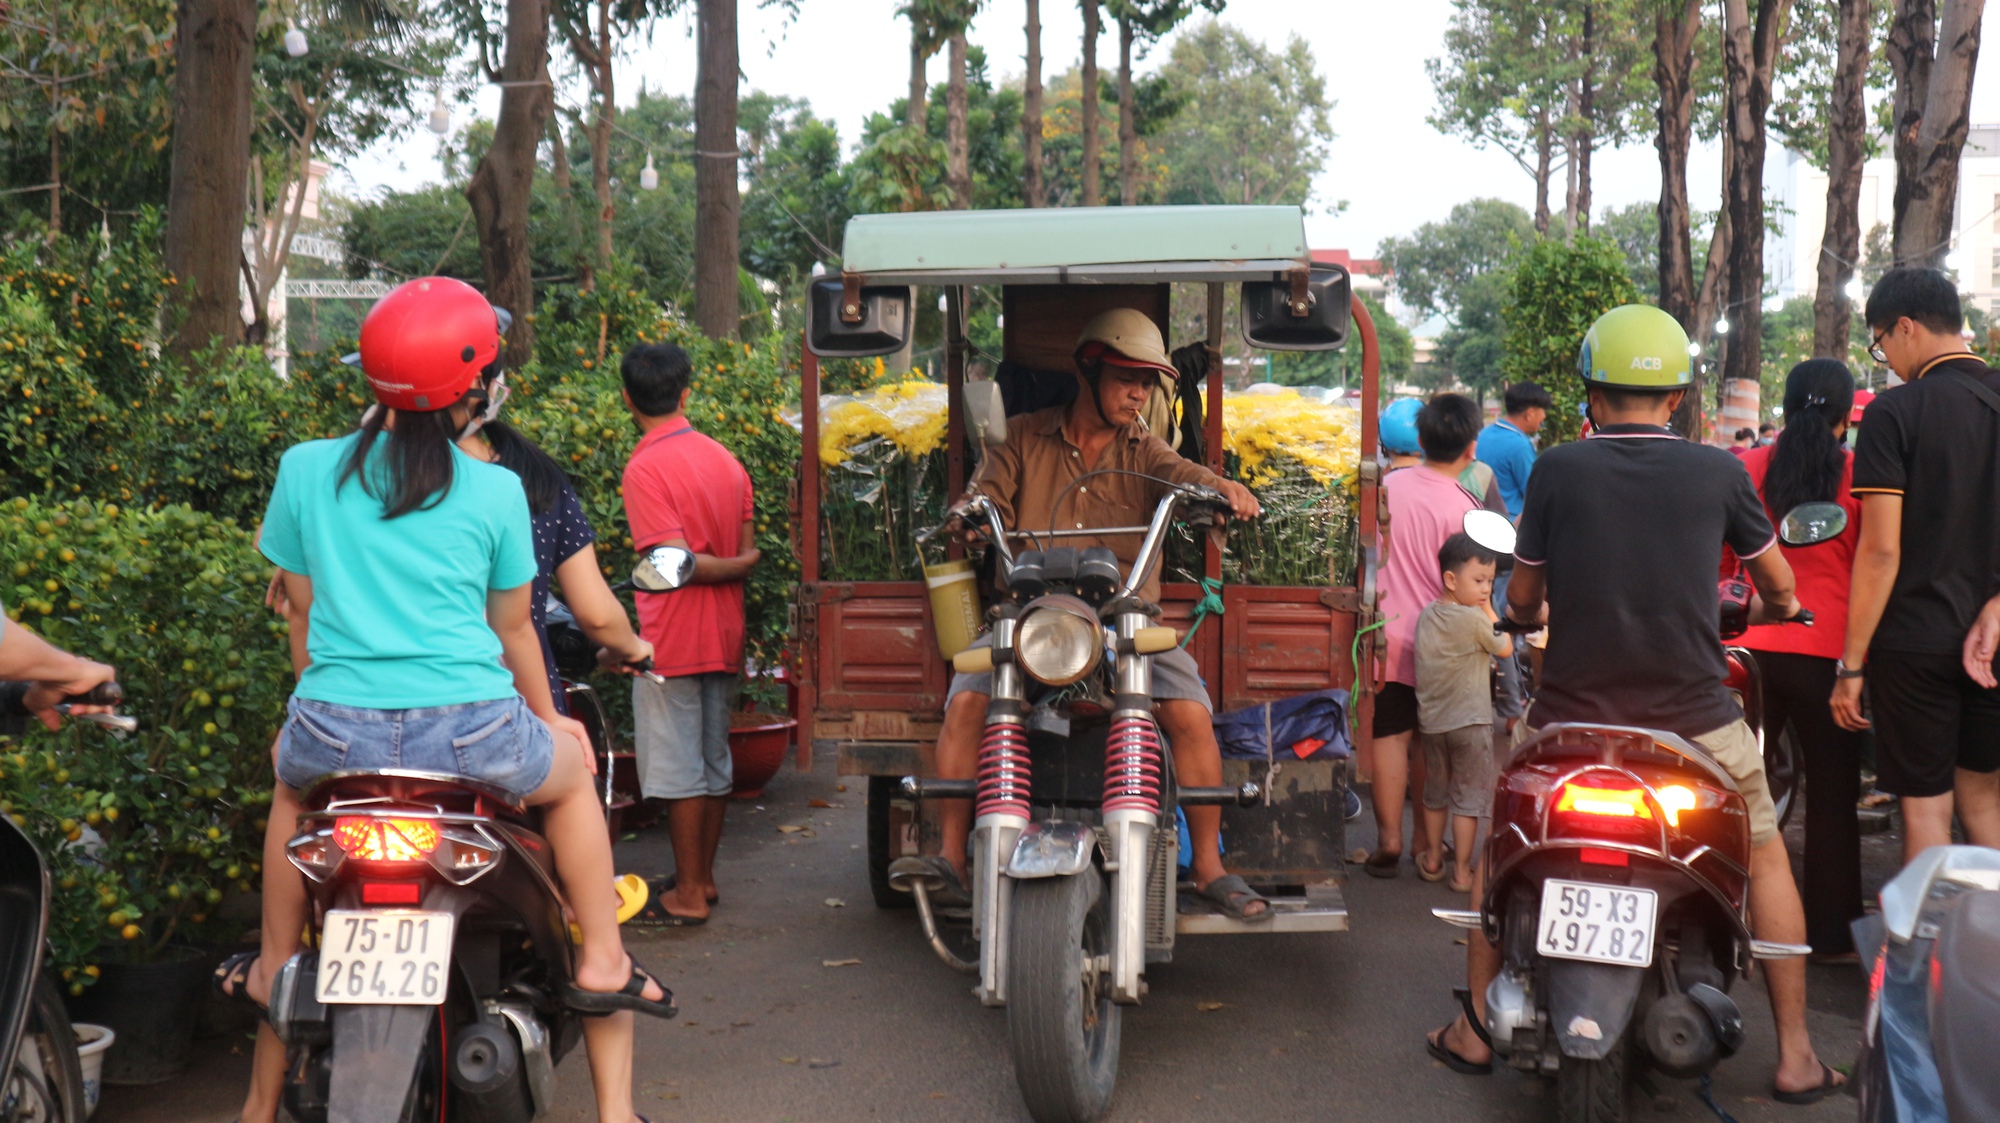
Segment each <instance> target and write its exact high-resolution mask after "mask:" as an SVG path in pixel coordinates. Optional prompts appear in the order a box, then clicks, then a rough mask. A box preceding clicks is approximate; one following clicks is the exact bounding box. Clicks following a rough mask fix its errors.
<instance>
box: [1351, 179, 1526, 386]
mask: <svg viewBox="0 0 2000 1123" xmlns="http://www.w3.org/2000/svg"><path fill="white" fill-rule="evenodd" d="M1535 240H1536V235H1535V228H1534V222H1533V220H1532V219H1531V218H1530V217H1529V215H1528V212H1526V211H1524V210H1522V209H1521V208H1520V207H1518V206H1515V205H1514V204H1513V203H1510V202H1507V201H1506V200H1503V199H1473V200H1471V201H1469V202H1464V203H1460V204H1458V205H1457V206H1455V207H1453V208H1452V209H1451V214H1450V215H1449V216H1447V217H1446V218H1445V219H1444V221H1442V222H1427V223H1425V224H1424V225H1422V226H1420V227H1418V228H1417V229H1416V230H1415V231H1414V232H1412V233H1411V234H1410V235H1409V236H1408V237H1406V238H1386V239H1384V240H1383V242H1382V248H1381V251H1380V252H1381V256H1382V259H1383V261H1384V262H1385V263H1386V264H1388V266H1389V268H1390V270H1391V271H1392V274H1393V277H1394V280H1393V282H1392V283H1393V284H1394V285H1395V287H1396V295H1397V296H1398V297H1399V298H1401V300H1402V301H1403V303H1404V304H1407V305H1409V306H1410V307H1411V308H1413V309H1415V310H1416V311H1417V312H1418V313H1419V314H1421V315H1423V316H1426V317H1430V316H1442V317H1444V318H1445V320H1446V321H1447V322H1448V324H1449V326H1448V327H1447V328H1446V329H1445V331H1444V332H1443V334H1442V336H1441V337H1440V338H1439V340H1438V348H1437V355H1436V361H1437V362H1438V364H1439V365H1440V367H1441V368H1442V369H1443V371H1444V373H1445V374H1447V375H1448V376H1449V378H1455V379H1457V380H1458V381H1459V382H1462V383H1464V384H1465V385H1467V386H1472V387H1476V388H1479V389H1480V390H1481V391H1486V390H1493V389H1498V388H1499V386H1500V385H1501V383H1500V381H1499V371H1500V360H1501V341H1502V338H1503V336H1504V325H1503V322H1502V311H1503V309H1504V308H1505V306H1506V303H1507V300H1508V291H1509V288H1510V286H1511V285H1512V283H1513V281H1512V277H1511V269H1512V265H1513V262H1514V259H1515V256H1516V255H1517V254H1518V253H1519V252H1520V250H1521V248H1522V247H1523V246H1524V245H1526V244H1528V243H1531V242H1533V241H1535Z"/></svg>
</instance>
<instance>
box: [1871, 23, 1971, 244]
mask: <svg viewBox="0 0 2000 1123" xmlns="http://www.w3.org/2000/svg"><path fill="white" fill-rule="evenodd" d="M1933 3H1934V0H1900V2H1899V4H1898V7H1897V17H1896V21H1895V23H1894V25H1892V27H1891V28H1890V36H1889V41H1890V48H1889V58H1890V63H1891V65H1892V66H1894V67H1895V68H1896V72H1897V82H1896V93H1895V96H1894V102H1893V108H1894V111H1895V123H1896V141H1895V149H1896V197H1895V215H1896V225H1895V246H1896V264H1898V265H1929V266H1938V265H1941V264H1942V263H1943V261H1944V256H1945V254H1946V253H1948V252H1950V250H1951V240H1952V235H1953V219H1954V217H1955V215H1954V211H1955V209H1956V206H1957V203H1958V159H1959V154H1960V152H1962V151H1963V150H1964V148H1965V134H1966V128H1967V125H1968V124H1969V113H1970V109H1971V100H1972V75H1973V70H1974V68H1975V67H1976V66H1977V64H1978V62H1979V25H1980V19H1981V17H1982V16H1983V15H1984V14H1985V9H1986V0H1943V9H1944V10H1943V12H1942V18H1941V19H1940V20H1939V21H1938V22H1937V34H1936V39H1935V54H1933V53H1932V51H1933V47H1932V43H1931V41H1930V37H1929V36H1928V35H1927V34H1925V32H1926V31H1927V29H1928V28H1929V27H1930V26H1931V20H1930V11H1931V9H1932V5H1933ZM1899 40H1900V41H1899ZM1899 60H1900V65H1899ZM1906 85H1907V86H1908V89H1907V90H1906V89H1905V86H1906ZM1912 114H1915V116H1914V117H1912Z"/></svg>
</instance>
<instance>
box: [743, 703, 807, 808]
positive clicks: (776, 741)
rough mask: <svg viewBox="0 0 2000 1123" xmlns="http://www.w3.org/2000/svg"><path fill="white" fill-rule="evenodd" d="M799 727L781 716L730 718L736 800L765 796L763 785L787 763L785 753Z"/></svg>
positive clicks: (794, 720) (745, 715)
mask: <svg viewBox="0 0 2000 1123" xmlns="http://www.w3.org/2000/svg"><path fill="white" fill-rule="evenodd" d="M798 727H799V723H798V721H797V720H796V719H794V718H789V717H783V716H781V715H778V714H744V713H739V714H731V715H730V716H729V755H730V758H731V760H732V762H733V769H734V776H735V790H734V791H733V792H732V793H731V794H733V795H734V796H735V798H737V799H756V798H757V797H759V796H761V795H763V794H764V785H766V784H769V783H770V782H771V777H773V776H776V775H777V774H778V768H779V767H780V766H781V765H783V764H784V763H785V750H786V749H787V748H789V747H790V746H791V743H792V735H793V733H794V732H796V731H797V729H798Z"/></svg>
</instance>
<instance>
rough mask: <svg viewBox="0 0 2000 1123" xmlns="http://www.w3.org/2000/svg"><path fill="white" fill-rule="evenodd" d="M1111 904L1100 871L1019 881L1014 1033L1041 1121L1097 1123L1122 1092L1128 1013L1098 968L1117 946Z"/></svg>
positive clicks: (1010, 1029) (1011, 963)
mask: <svg viewBox="0 0 2000 1123" xmlns="http://www.w3.org/2000/svg"><path fill="white" fill-rule="evenodd" d="M1104 898H1105V893H1104V875H1103V874H1101V873H1099V872H1098V871H1096V870H1094V869H1092V870H1086V871H1085V872H1083V873H1080V874H1075V875H1072V876H1069V877H1048V878H1034V879H1031V880H1026V881H1018V882H1015V883H1014V887H1013V910H1012V913H1011V915H1010V917H1009V929H1010V931H1009V939H1008V957H1007V1036H1008V1038H1009V1041H1010V1042H1011V1044H1012V1046H1013V1053H1014V1079H1015V1081H1016V1083H1018V1084H1019V1085H1020V1088H1021V1098H1022V1100H1024V1101H1026V1103H1027V1106H1028V1114H1029V1115H1030V1116H1032V1117H1033V1118H1034V1120H1035V1123H1091V1121H1092V1120H1095V1119H1098V1118H1100V1117H1102V1116H1103V1114H1104V1113H1105V1111H1106V1110H1108V1109H1109V1108H1110V1106H1111V1095H1112V1093H1113V1092H1114V1091H1115V1090H1116V1088H1117V1085H1118V1043H1119V1016H1120V1014H1121V1013H1122V1010H1121V1008H1120V1007H1118V1006H1116V1005H1113V1004H1112V1002H1111V987H1110V980H1109V979H1108V978H1106V977H1105V976H1104V974H1103V973H1101V972H1100V971H1098V969H1097V966H1096V964H1097V962H1098V961H1099V957H1101V956H1104V955H1108V954H1109V953H1110V949H1111V933H1110V915H1109V914H1110V909H1109V907H1108V902H1106V901H1105V899H1104Z"/></svg>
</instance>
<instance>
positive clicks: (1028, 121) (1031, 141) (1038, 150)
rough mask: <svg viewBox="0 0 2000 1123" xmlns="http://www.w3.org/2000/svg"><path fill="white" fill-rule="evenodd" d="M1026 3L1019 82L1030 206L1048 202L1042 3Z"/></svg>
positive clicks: (1023, 163)
mask: <svg viewBox="0 0 2000 1123" xmlns="http://www.w3.org/2000/svg"><path fill="white" fill-rule="evenodd" d="M1027 2H1028V24H1027V28H1026V31H1027V33H1028V73H1027V76H1026V77H1025V78H1024V79H1023V80H1022V83H1021V167H1022V176H1023V183H1022V189H1023V191H1022V193H1023V194H1025V195H1026V196H1027V197H1028V205H1029V206H1031V207H1046V206H1048V205H1049V189H1048V186H1047V184H1046V183H1045V182H1044V181H1043V179H1042V3H1041V0H1027Z"/></svg>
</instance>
